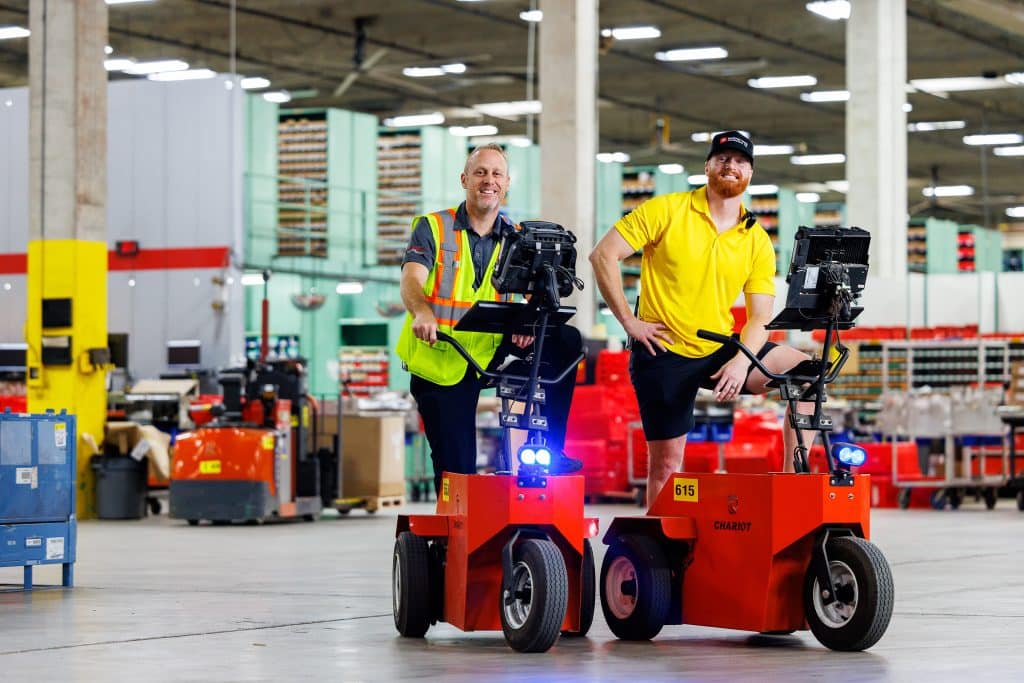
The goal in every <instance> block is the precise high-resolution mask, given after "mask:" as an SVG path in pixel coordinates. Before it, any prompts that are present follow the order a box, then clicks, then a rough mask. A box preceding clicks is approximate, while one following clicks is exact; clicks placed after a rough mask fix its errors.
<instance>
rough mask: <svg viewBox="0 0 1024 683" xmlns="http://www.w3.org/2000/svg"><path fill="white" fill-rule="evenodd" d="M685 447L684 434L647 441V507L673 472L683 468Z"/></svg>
mask: <svg viewBox="0 0 1024 683" xmlns="http://www.w3.org/2000/svg"><path fill="white" fill-rule="evenodd" d="M685 448H686V435H685V434H683V435H682V436H677V437H676V438H674V439H663V440H660V441H648V442H647V452H648V453H649V456H648V460H647V507H650V506H651V504H652V503H653V502H654V499H655V498H657V497H658V494H659V493H661V489H662V487H663V486H664V485H665V482H666V481H668V478H669V477H671V476H672V474H673V473H674V472H679V471H680V470H682V469H683V450H684V449H685Z"/></svg>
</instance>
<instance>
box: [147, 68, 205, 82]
mask: <svg viewBox="0 0 1024 683" xmlns="http://www.w3.org/2000/svg"><path fill="white" fill-rule="evenodd" d="M216 75H217V72H216V71H211V70H210V69H189V70H187V71H163V72H160V73H155V74H150V75H148V76H146V79H147V80H150V81H201V80H204V79H207V78H213V77H214V76H216Z"/></svg>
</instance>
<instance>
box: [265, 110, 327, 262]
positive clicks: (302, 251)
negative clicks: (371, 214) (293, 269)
mask: <svg viewBox="0 0 1024 683" xmlns="http://www.w3.org/2000/svg"><path fill="white" fill-rule="evenodd" d="M277 139H278V150H277V154H278V173H279V174H280V175H281V176H282V177H281V178H280V179H279V181H278V190H277V197H278V212H277V254H278V255H279V256H316V257H319V258H327V119H326V117H323V116H321V117H316V116H315V115H310V114H303V115H299V116H296V115H290V114H286V115H284V116H282V117H281V119H280V121H279V122H278V131H277Z"/></svg>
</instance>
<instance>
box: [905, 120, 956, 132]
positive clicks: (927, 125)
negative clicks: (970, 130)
mask: <svg viewBox="0 0 1024 683" xmlns="http://www.w3.org/2000/svg"><path fill="white" fill-rule="evenodd" d="M966 127H967V122H966V121H918V122H917V123H908V124H907V131H908V132H911V133H930V132H931V131H935V130H958V129H960V128H966Z"/></svg>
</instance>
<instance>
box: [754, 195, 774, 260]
mask: <svg viewBox="0 0 1024 683" xmlns="http://www.w3.org/2000/svg"><path fill="white" fill-rule="evenodd" d="M749 208H750V212H751V213H753V214H754V215H756V216H757V222H758V224H759V225H760V226H761V227H762V228H764V230H765V232H767V233H768V236H769V237H771V238H772V246H773V247H775V252H776V253H778V251H779V197H778V195H759V196H756V197H751V198H750V207H749Z"/></svg>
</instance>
